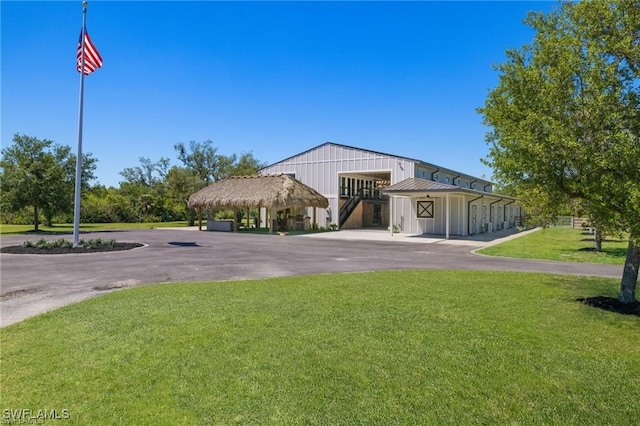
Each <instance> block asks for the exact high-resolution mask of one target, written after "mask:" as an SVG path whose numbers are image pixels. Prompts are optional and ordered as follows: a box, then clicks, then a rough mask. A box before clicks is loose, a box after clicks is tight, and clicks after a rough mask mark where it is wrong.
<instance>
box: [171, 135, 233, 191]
mask: <svg viewBox="0 0 640 426" xmlns="http://www.w3.org/2000/svg"><path fill="white" fill-rule="evenodd" d="M174 148H175V150H176V151H177V152H178V159H179V160H180V161H181V162H182V164H183V165H184V167H186V168H187V169H190V170H191V171H192V172H193V173H194V174H195V175H196V176H197V177H198V178H199V179H200V180H201V181H202V182H203V185H202V186H203V187H204V186H207V185H209V184H210V183H212V182H215V181H216V180H219V179H221V173H222V172H223V171H224V169H225V168H226V167H228V166H229V165H230V164H231V163H233V160H230V159H229V157H226V156H224V155H219V154H217V152H218V148H216V147H214V146H213V142H212V141H210V140H206V141H204V142H196V141H191V142H189V147H188V148H187V146H186V145H185V144H184V143H183V142H178V143H177V144H175V145H174Z"/></svg>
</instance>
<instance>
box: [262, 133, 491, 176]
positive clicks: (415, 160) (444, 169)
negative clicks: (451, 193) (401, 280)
mask: <svg viewBox="0 0 640 426" xmlns="http://www.w3.org/2000/svg"><path fill="white" fill-rule="evenodd" d="M327 145H333V146H337V147H340V148H346V149H355V150H357V151H363V152H368V153H371V154H375V155H384V156H386V157H391V158H397V159H400V160H407V161H412V162H414V163H417V164H421V165H424V166H427V167H429V168H432V169H436V170H437V171H442V172H448V173H452V174H458V175H460V176H465V177H469V178H472V179H475V180H476V181H477V182H486V183H487V184H491V181H490V180H487V179H482V178H477V177H476V176H473V175H470V174H467V173H462V172H459V171H457V170H452V169H449V168H446V167H441V166H438V165H436V164H432V163H428V162H426V161H423V160H418V159H417V158H411V157H405V156H402V155H395V154H388V153H385V152H380V151H373V150H371V149H365V148H358V147H355V146H350V145H344V144H340V143H335V142H325V143H322V144H320V145H317V146H314V147H313V148H309V149H307V150H306V151H302V152H299V153H297V154H295V155H292V156H290V157H287V158H285V159H283V160H280V161H277V162H275V163H272V164H269V165H268V166H265V167H263V168H262V169H260V170H259V171H258V172H260V171H261V170H264V169H267V168H269V167H271V166H274V165H276V164H280V163H284V162H286V161H289V160H291V159H292V158H295V157H298V156H301V155H304V154H306V153H308V152H311V151H314V150H316V149H319V148H322V147H323V146H327Z"/></svg>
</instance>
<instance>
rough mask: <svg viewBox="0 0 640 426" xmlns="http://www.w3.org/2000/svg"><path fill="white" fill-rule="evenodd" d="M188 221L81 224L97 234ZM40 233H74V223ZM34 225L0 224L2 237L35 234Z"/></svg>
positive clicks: (52, 227) (171, 224)
mask: <svg viewBox="0 0 640 426" xmlns="http://www.w3.org/2000/svg"><path fill="white" fill-rule="evenodd" d="M187 225H188V222H187V221H179V222H150V223H83V224H80V231H81V232H96V231H107V230H109V231H110V230H120V229H152V228H164V227H180V226H187ZM39 228H40V229H39V232H40V233H43V234H47V233H52V234H53V233H65V234H66V233H69V234H72V233H73V223H64V224H54V225H53V226H45V225H40V226H39ZM33 232H34V231H33V225H6V224H4V225H3V224H0V235H8V234H28V233H33Z"/></svg>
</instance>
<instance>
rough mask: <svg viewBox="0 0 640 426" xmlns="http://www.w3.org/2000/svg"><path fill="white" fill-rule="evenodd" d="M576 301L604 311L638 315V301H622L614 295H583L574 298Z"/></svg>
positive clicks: (639, 305)
mask: <svg viewBox="0 0 640 426" xmlns="http://www.w3.org/2000/svg"><path fill="white" fill-rule="evenodd" d="M576 301H578V302H580V303H584V304H585V305H587V306H591V307H594V308H599V309H602V310H605V311H609V312H615V313H617V314H622V315H632V316H634V317H640V302H634V303H622V302H620V301H619V300H618V299H616V298H615V297H607V296H597V297H584V298H580V299H576Z"/></svg>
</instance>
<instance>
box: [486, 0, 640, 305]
mask: <svg viewBox="0 0 640 426" xmlns="http://www.w3.org/2000/svg"><path fill="white" fill-rule="evenodd" d="M525 22H526V23H527V24H528V25H530V26H531V27H532V28H533V29H534V30H535V31H536V34H535V37H534V40H533V42H532V43H531V44H529V45H525V46H523V47H522V48H521V49H513V50H508V51H507V60H506V62H505V63H503V64H501V65H499V66H497V70H498V71H499V73H500V76H499V82H498V85H497V87H496V88H495V89H493V90H491V91H490V93H489V95H488V97H487V99H486V102H485V105H484V106H483V107H482V108H479V112H480V113H481V114H482V115H483V118H484V123H485V124H486V125H487V126H489V127H490V129H491V130H490V132H489V133H488V134H487V142H488V143H489V144H490V151H489V155H488V158H487V160H486V162H487V164H488V165H490V166H491V167H493V169H494V172H495V175H494V179H496V180H498V181H499V182H501V183H503V184H504V185H509V187H511V188H514V189H515V190H516V195H518V196H520V197H522V198H523V199H526V200H527V201H528V202H529V203H530V204H532V205H537V206H538V207H539V209H540V210H542V211H544V212H545V213H547V214H554V213H555V214H557V212H558V208H559V207H562V206H566V205H567V202H568V201H569V200H577V202H579V203H580V206H581V207H582V208H583V209H584V210H585V211H586V212H587V213H588V215H589V216H590V217H591V218H593V221H594V223H595V224H596V226H597V227H599V228H600V229H603V230H607V231H610V232H613V231H615V232H618V233H621V232H628V233H629V246H628V251H627V258H626V262H625V267H624V270H623V275H622V281H621V286H620V293H619V299H620V301H622V302H624V303H631V302H634V301H635V290H636V285H637V281H638V268H639V267H640V1H636V0H634V1H620V2H595V1H594V2H592V1H587V2H580V3H562V4H560V5H559V7H558V8H557V9H556V10H554V11H552V12H551V13H549V14H543V13H531V14H530V15H529V16H528V17H527V19H526V20H525Z"/></svg>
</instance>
